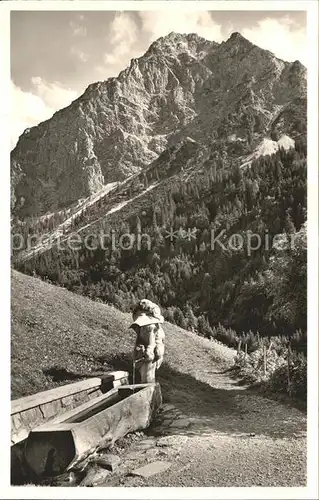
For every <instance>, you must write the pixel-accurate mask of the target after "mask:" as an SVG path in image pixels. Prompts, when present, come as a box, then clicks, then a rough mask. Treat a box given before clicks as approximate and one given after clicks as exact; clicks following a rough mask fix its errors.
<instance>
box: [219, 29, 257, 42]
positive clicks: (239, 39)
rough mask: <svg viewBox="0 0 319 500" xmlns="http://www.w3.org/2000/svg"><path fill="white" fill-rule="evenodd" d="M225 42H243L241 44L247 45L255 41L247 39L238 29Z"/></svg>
mask: <svg viewBox="0 0 319 500" xmlns="http://www.w3.org/2000/svg"><path fill="white" fill-rule="evenodd" d="M225 43H227V44H228V43H236V44H238V43H241V44H245V45H253V43H251V42H250V41H249V40H247V38H245V37H244V36H243V35H242V34H241V33H239V32H238V31H234V33H232V34H231V35H230V37H229V38H228V39H227V40H226V42H225Z"/></svg>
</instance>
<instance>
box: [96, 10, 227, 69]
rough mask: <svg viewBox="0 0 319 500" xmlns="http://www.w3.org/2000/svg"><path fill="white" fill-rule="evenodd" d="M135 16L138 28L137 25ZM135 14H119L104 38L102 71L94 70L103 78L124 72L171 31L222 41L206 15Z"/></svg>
mask: <svg viewBox="0 0 319 500" xmlns="http://www.w3.org/2000/svg"><path fill="white" fill-rule="evenodd" d="M136 14H137V15H138V16H139V20H140V24H141V27H139V26H138V24H137V21H136ZM136 14H134V16H133V15H132V14H131V13H129V12H121V13H117V14H116V15H115V17H114V19H113V21H112V23H111V25H110V31H109V34H108V36H107V43H108V44H109V50H108V52H107V53H105V54H104V64H105V68H103V67H102V66H101V65H100V66H98V67H97V68H98V69H99V72H100V73H104V75H105V76H111V75H114V74H116V73H118V72H119V71H121V70H123V69H124V68H125V66H127V64H128V63H129V61H130V59H132V58H134V57H139V56H141V55H142V54H143V53H144V52H145V51H146V50H147V49H148V47H149V45H150V44H151V43H152V42H153V41H154V40H156V39H157V38H159V37H161V36H165V35H168V34H169V33H170V32H172V31H175V32H179V33H192V32H196V33H198V34H199V35H201V36H203V37H205V38H207V39H209V40H214V41H221V40H222V39H223V36H222V33H221V26H220V25H219V24H217V23H216V22H215V21H214V20H213V19H212V17H211V16H210V14H209V12H174V16H170V15H167V12H165V11H156V12H144V11H142V12H138V13H136Z"/></svg>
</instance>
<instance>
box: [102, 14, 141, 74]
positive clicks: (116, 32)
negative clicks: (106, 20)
mask: <svg viewBox="0 0 319 500" xmlns="http://www.w3.org/2000/svg"><path fill="white" fill-rule="evenodd" d="M137 39H138V30H137V26H136V23H135V21H134V19H133V18H132V17H131V15H130V14H129V13H125V12H121V13H119V14H116V15H115V17H114V19H113V21H112V23H111V25H110V32H109V34H108V37H107V40H108V42H109V43H110V44H111V48H110V51H109V52H107V53H106V54H104V62H105V64H110V65H113V66H114V65H118V64H120V66H121V69H123V67H124V66H125V64H126V63H127V62H128V61H129V60H130V59H131V58H132V57H134V45H135V44H136V42H137Z"/></svg>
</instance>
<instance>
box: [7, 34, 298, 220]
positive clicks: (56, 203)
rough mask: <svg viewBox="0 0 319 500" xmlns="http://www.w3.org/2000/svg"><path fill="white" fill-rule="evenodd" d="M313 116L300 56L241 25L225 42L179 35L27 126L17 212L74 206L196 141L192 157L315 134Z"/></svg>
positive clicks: (16, 174)
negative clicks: (310, 128)
mask: <svg viewBox="0 0 319 500" xmlns="http://www.w3.org/2000/svg"><path fill="white" fill-rule="evenodd" d="M305 122H306V70H305V68H304V67H303V66H302V65H301V63H299V61H295V62H294V63H287V62H284V61H281V60H280V59H277V58H276V57H275V56H274V55H273V54H271V53H270V52H268V51H265V50H262V49H260V48H259V47H257V46H255V45H253V44H252V43H250V42H249V41H248V40H246V39H245V38H243V37H242V36H241V35H240V34H238V33H233V34H232V35H231V37H230V38H229V39H228V40H227V41H226V42H223V43H221V44H217V43H215V42H210V41H207V40H205V39H203V38H201V37H199V36H198V35H196V34H188V35H181V34H175V33H171V34H170V35H168V36H166V37H164V38H160V39H159V40H157V41H156V42H154V43H153V44H152V45H151V46H150V48H149V49H148V51H147V52H146V53H145V54H144V55H143V56H142V57H140V58H139V59H132V61H131V64H130V66H129V67H128V68H126V69H125V70H124V71H122V72H121V73H120V74H119V75H118V77H117V78H109V79H108V80H106V81H103V82H97V83H93V84H92V85H90V86H89V87H88V88H87V89H86V91H85V92H84V94H83V95H82V96H81V97H79V98H78V99H76V100H75V101H74V102H72V103H71V104H70V106H68V107H67V108H65V109H62V110H60V111H58V112H56V113H55V114H54V115H53V117H52V118H51V119H49V120H47V121H45V122H43V123H40V124H39V125H38V126H36V127H33V128H31V129H27V130H25V132H24V133H23V134H22V136H21V137H20V138H19V141H18V143H17V146H16V147H15V149H14V150H13V151H12V153H11V179H12V206H13V213H14V214H15V215H17V216H19V217H26V216H37V215H42V214H44V213H46V212H52V211H56V210H59V209H61V208H66V207H69V206H70V205H72V204H73V203H75V202H77V200H78V199H80V198H83V197H86V196H89V195H91V194H93V193H96V192H97V191H99V190H100V189H102V188H103V186H104V185H105V184H108V183H111V182H116V181H123V180H125V179H127V178H128V177H130V176H132V175H133V174H139V173H140V172H142V171H143V170H146V169H147V168H148V166H149V165H152V164H154V161H155V160H156V159H157V158H158V157H159V155H161V154H163V153H165V151H166V150H167V151H168V152H169V151H171V148H172V147H174V145H176V144H178V143H184V141H185V140H186V139H187V141H188V144H191V141H196V144H197V146H196V147H189V148H188V149H189V155H190V156H189V159H190V160H191V159H192V156H194V155H196V157H197V156H198V155H199V156H200V154H199V152H198V149H199V148H202V151H205V152H207V151H208V154H211V153H213V152H214V151H215V150H216V149H217V148H219V149H221V150H222V152H223V154H224V156H225V157H227V158H235V159H240V158H245V157H247V156H249V155H250V154H252V152H253V151H254V150H255V149H256V148H257V147H258V145H259V144H260V143H261V142H262V141H263V140H264V139H265V138H268V139H269V140H270V141H278V140H280V137H281V136H283V135H288V136H289V137H290V138H291V139H292V140H294V139H295V137H297V136H298V135H300V134H305V133H306V126H305ZM193 160H194V158H193ZM193 160H192V161H193ZM187 161H188V158H185V163H187ZM161 164H162V163H161Z"/></svg>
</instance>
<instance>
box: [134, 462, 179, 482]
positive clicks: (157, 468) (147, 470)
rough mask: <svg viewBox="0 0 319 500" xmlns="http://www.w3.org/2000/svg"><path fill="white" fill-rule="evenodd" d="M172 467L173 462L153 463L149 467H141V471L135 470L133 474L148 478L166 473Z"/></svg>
mask: <svg viewBox="0 0 319 500" xmlns="http://www.w3.org/2000/svg"><path fill="white" fill-rule="evenodd" d="M170 466H171V462H160V461H157V462H151V463H149V464H147V465H144V466H143V467H140V468H139V469H135V470H134V471H133V472H131V474H132V475H134V476H141V477H144V478H148V477H151V476H154V475H155V474H159V473H160V472H164V471H166V470H167V469H169V468H170Z"/></svg>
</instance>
